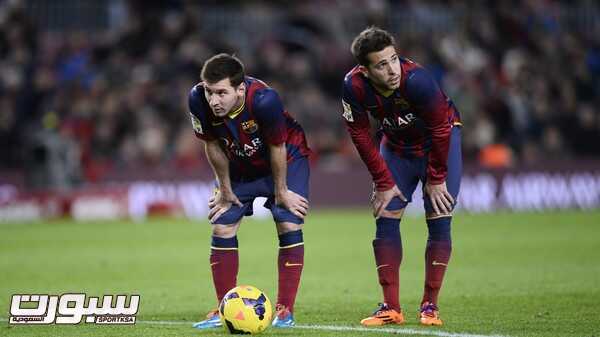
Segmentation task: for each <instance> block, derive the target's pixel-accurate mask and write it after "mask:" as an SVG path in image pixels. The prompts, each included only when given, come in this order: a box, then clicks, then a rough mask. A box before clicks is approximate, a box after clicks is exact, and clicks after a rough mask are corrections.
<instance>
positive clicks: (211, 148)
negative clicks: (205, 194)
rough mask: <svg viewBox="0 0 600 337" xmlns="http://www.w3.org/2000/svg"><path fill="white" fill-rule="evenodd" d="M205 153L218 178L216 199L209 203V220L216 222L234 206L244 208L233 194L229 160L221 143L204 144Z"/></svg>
mask: <svg viewBox="0 0 600 337" xmlns="http://www.w3.org/2000/svg"><path fill="white" fill-rule="evenodd" d="M204 152H205V153H206V158H207V159H208V162H209V163H210V166H211V167H212V170H213V172H214V174H215V177H216V178H217V183H218V184H219V188H218V190H217V193H216V194H215V195H214V198H211V199H210V200H209V201H208V207H209V209H210V211H209V212H208V220H209V221H210V222H214V220H216V219H218V218H219V217H220V216H221V215H222V214H223V213H225V212H226V211H227V210H229V208H231V205H232V204H236V205H238V206H240V207H241V206H243V205H242V203H241V202H240V200H239V199H238V198H237V196H236V195H235V193H233V188H232V187H231V179H230V178H229V159H228V158H227V156H226V155H225V152H223V149H221V146H220V145H219V142H218V141H216V140H213V141H205V142H204Z"/></svg>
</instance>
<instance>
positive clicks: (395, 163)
mask: <svg viewBox="0 0 600 337" xmlns="http://www.w3.org/2000/svg"><path fill="white" fill-rule="evenodd" d="M381 155H382V156H383V159H384V160H385V163H386V165H387V167H388V169H389V170H390V172H391V173H392V176H393V178H394V182H395V183H396V186H398V189H400V192H402V194H403V195H404V197H406V201H402V200H401V199H400V198H398V197H394V198H393V199H392V201H390V203H389V204H388V206H387V207H386V208H385V210H386V211H389V212H392V213H391V214H390V213H388V215H391V216H392V217H394V218H400V217H401V216H402V213H403V212H404V211H403V210H404V208H405V207H406V205H408V203H409V202H411V201H412V195H413V193H414V192H415V189H416V188H417V184H418V183H419V175H418V172H417V171H416V170H415V165H416V164H415V160H416V159H407V158H402V157H400V156H399V155H397V154H396V153H393V152H392V151H391V150H390V149H388V148H387V147H385V146H383V145H382V146H381ZM384 216H386V215H384ZM386 217H388V216H386Z"/></svg>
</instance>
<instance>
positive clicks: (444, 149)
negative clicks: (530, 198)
mask: <svg viewBox="0 0 600 337" xmlns="http://www.w3.org/2000/svg"><path fill="white" fill-rule="evenodd" d="M351 50H352V54H353V55H354V57H355V58H356V60H357V61H358V65H357V66H356V67H354V68H353V69H352V70H351V71H350V72H349V73H348V74H347V75H346V76H345V78H344V85H343V99H342V105H343V117H344V119H345V120H346V125H347V129H348V132H349V133H350V136H351V138H352V141H353V142H354V145H355V146H356V149H357V150H358V153H359V154H360V157H361V158H362V160H363V161H364V162H365V164H366V166H367V168H368V170H369V172H370V174H371V176H372V177H373V182H374V184H373V185H374V190H373V194H372V198H371V201H372V205H373V215H374V217H375V219H376V220H375V223H376V233H375V239H374V240H373V251H374V253H375V262H376V266H377V274H378V277H379V284H380V285H381V287H382V290H383V298H384V301H383V304H381V305H380V306H379V308H378V309H377V310H376V311H375V312H374V313H373V315H371V316H369V317H367V318H365V319H363V320H362V321H361V324H363V325H365V326H378V325H384V324H390V323H392V324H393V323H395V324H402V323H403V322H404V316H403V313H402V311H401V309H400V300H399V267H400V263H401V261H402V241H401V238H400V219H401V218H402V214H403V213H404V209H405V207H406V205H407V204H408V202H410V201H411V197H412V194H413V192H414V190H415V188H416V186H417V183H418V182H419V181H421V183H422V184H423V191H424V193H423V196H424V204H425V215H426V222H427V228H428V232H429V237H428V239H427V246H426V248H425V290H424V294H423V299H422V300H421V308H420V322H421V324H423V325H442V320H441V319H440V317H439V313H438V305H437V304H438V294H439V291H440V287H441V285H442V280H443V279H444V273H445V271H446V267H447V266H448V261H449V259H450V252H451V249H452V244H451V241H450V222H451V220H452V210H453V208H454V205H455V200H456V198H457V196H458V190H459V186H460V177H461V171H462V159H461V149H460V143H461V140H460V139H461V135H460V133H461V123H460V116H459V113H458V111H457V110H456V108H455V107H454V104H453V103H452V101H451V100H450V99H449V98H448V97H446V95H445V94H444V93H443V92H442V91H441V90H440V88H439V87H438V85H437V84H436V82H435V80H434V79H433V78H432V77H431V75H430V74H428V73H427V71H426V70H425V69H423V68H422V67H421V66H419V65H418V64H416V63H414V62H413V61H411V60H408V59H405V58H401V57H399V56H398V55H397V53H396V48H395V45H394V38H393V37H392V36H391V35H390V34H389V33H388V32H386V31H384V30H382V29H379V28H377V27H370V28H367V29H366V30H364V31H363V32H361V33H360V34H359V35H358V36H356V38H355V39H354V41H353V42H352V47H351ZM369 115H370V116H371V117H373V119H375V120H377V121H378V124H379V131H378V135H379V136H380V137H381V140H380V144H378V142H376V141H374V139H373V137H372V136H371V135H370V125H369V124H370V123H369Z"/></svg>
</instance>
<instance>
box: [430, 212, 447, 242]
mask: <svg viewBox="0 0 600 337" xmlns="http://www.w3.org/2000/svg"><path fill="white" fill-rule="evenodd" d="M451 222H452V217H451V216H443V217H433V218H429V217H428V218H427V229H428V232H429V238H428V239H429V240H430V241H451V236H450V224H451Z"/></svg>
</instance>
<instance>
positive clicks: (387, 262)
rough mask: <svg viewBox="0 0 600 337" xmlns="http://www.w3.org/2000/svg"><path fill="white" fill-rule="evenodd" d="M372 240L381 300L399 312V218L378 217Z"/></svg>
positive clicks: (400, 252) (400, 245) (400, 257)
mask: <svg viewBox="0 0 600 337" xmlns="http://www.w3.org/2000/svg"><path fill="white" fill-rule="evenodd" d="M376 225H377V232H376V234H375V240H373V252H374V253H375V263H376V264H377V276H378V277H379V284H380V285H381V289H382V290H383V300H384V302H385V303H386V304H387V305H388V307H389V308H391V309H394V310H396V311H398V312H400V298H399V291H400V276H399V269H400V263H401V262H402V240H401V238H400V219H392V218H383V217H381V218H379V219H377V220H376Z"/></svg>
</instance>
